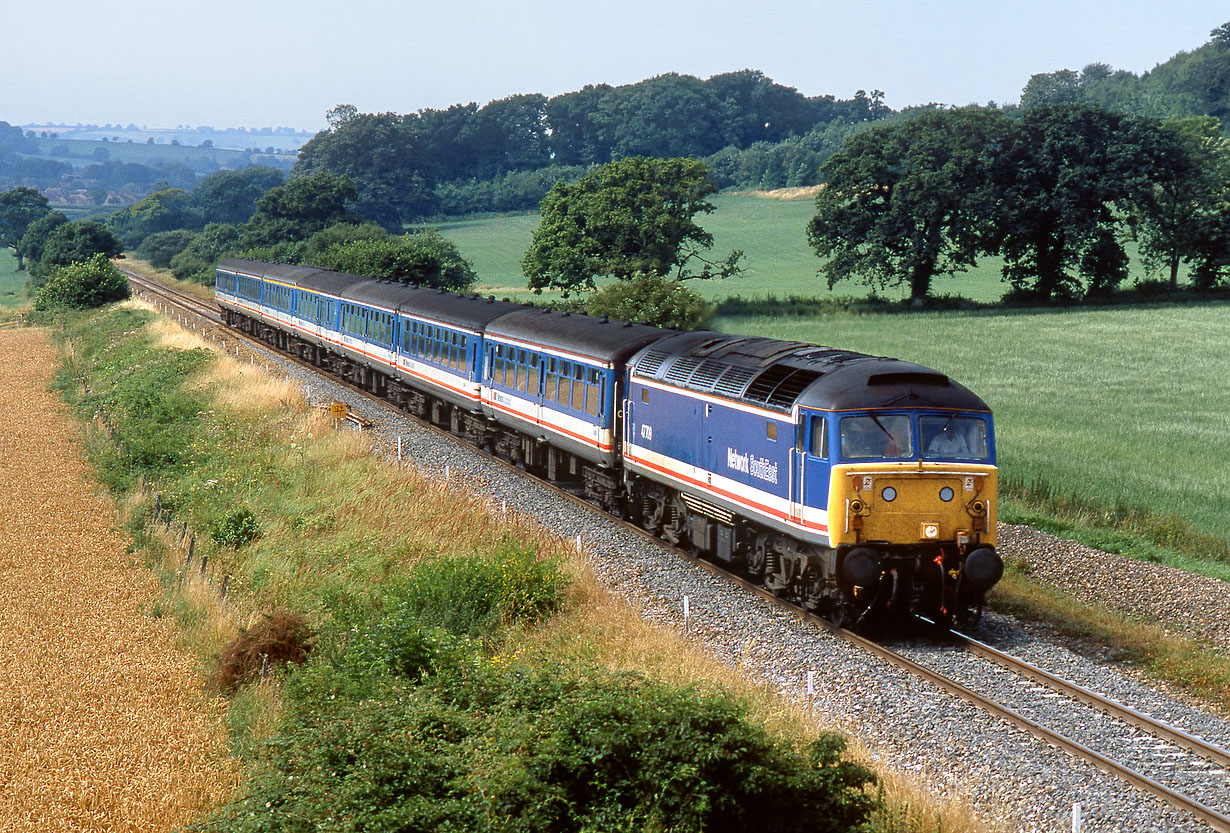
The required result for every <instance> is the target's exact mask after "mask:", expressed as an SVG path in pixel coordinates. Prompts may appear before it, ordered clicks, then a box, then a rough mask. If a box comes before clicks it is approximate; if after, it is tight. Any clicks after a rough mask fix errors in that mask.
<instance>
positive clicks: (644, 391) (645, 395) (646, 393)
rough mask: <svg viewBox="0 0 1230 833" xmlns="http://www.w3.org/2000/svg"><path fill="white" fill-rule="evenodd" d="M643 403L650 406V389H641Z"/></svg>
mask: <svg viewBox="0 0 1230 833" xmlns="http://www.w3.org/2000/svg"><path fill="white" fill-rule="evenodd" d="M641 401H642V402H644V403H645V404H646V405H648V404H649V388H641Z"/></svg>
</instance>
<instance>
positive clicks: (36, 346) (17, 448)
mask: <svg viewBox="0 0 1230 833" xmlns="http://www.w3.org/2000/svg"><path fill="white" fill-rule="evenodd" d="M54 359H55V348H54V347H53V345H52V344H51V341H50V338H49V337H48V336H47V334H46V333H44V332H40V331H37V330H28V329H22V330H10V331H5V332H0V413H2V414H3V421H2V422H0V482H2V483H3V487H2V488H3V489H4V491H5V495H4V499H3V500H0V530H3V534H2V535H0V830H5V831H27V830H28V831H102V830H107V831H113V830H124V831H161V830H170V829H173V828H175V827H178V826H182V825H184V824H186V823H188V822H190V821H191V820H193V819H194V818H196V817H197V816H198V815H199V814H200V813H201V812H202V811H203V810H205V809H206V808H208V807H211V806H214V805H216V804H217V803H218V802H220V801H222V800H224V799H226V798H227V797H228V796H229V795H230V794H231V792H232V791H233V790H234V788H235V784H236V779H237V768H236V766H235V764H234V763H233V761H232V759H231V758H230V756H229V754H228V750H227V744H226V735H225V730H224V724H223V719H224V711H225V704H224V702H223V701H222V699H221V698H219V697H215V696H212V695H209V694H207V693H206V691H205V686H204V680H203V677H202V675H201V672H200V671H199V669H198V667H197V663H196V660H195V659H193V658H192V657H191V656H190V655H189V654H188V653H186V652H184V651H182V650H179V649H177V648H176V647H175V646H176V639H177V635H178V630H177V628H176V625H175V624H174V622H173V621H171V620H169V619H163V618H158V617H156V616H154V615H152V614H153V612H154V611H156V610H157V609H158V604H159V601H160V600H161V599H162V590H161V588H160V586H159V584H158V582H157V580H156V578H155V577H154V575H153V574H152V573H151V572H149V571H148V570H146V569H145V568H144V567H143V566H142V565H140V564H139V563H138V562H137V560H136V557H135V556H134V555H132V554H131V553H130V552H129V551H128V541H127V539H126V537H125V536H124V535H123V534H122V533H120V532H119V531H117V530H116V529H115V528H114V525H115V523H116V515H115V507H114V505H113V503H112V502H111V501H110V500H109V499H108V498H107V497H106V496H105V495H103V494H101V492H100V490H99V489H98V488H97V486H96V485H94V484H93V483H92V481H91V479H90V476H89V471H88V469H87V467H86V464H85V462H84V461H83V459H82V457H81V452H80V449H81V443H80V429H79V428H77V427H75V423H73V422H72V420H71V418H70V416H69V414H68V413H67V411H66V410H65V408H64V407H63V406H62V405H61V404H60V402H59V400H58V399H57V398H56V397H55V396H54V395H53V394H51V393H50V392H49V391H48V390H47V385H48V382H49V380H50V375H51V372H52V366H53V363H54Z"/></svg>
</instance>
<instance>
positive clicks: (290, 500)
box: [60, 305, 977, 831]
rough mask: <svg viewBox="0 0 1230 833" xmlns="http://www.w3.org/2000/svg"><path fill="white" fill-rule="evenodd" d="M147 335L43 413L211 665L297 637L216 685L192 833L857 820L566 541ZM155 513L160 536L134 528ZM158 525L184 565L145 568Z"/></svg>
mask: <svg viewBox="0 0 1230 833" xmlns="http://www.w3.org/2000/svg"><path fill="white" fill-rule="evenodd" d="M150 320H151V316H150V315H148V314H147V313H145V312H143V311H141V310H139V309H136V308H133V307H132V306H131V305H130V306H127V307H124V308H120V309H115V310H111V311H108V312H105V313H101V314H97V315H94V316H92V317H90V318H87V319H83V320H81V321H78V322H76V324H74V325H72V327H71V331H70V333H69V335H68V339H69V344H70V349H69V350H68V353H67V358H66V364H65V367H64V369H63V371H62V372H61V374H60V379H61V382H60V387H61V389H62V391H63V392H64V395H65V396H66V398H68V399H69V400H70V402H72V403H73V404H74V405H75V406H76V407H77V408H78V409H79V411H80V412H81V413H82V414H83V415H84V416H85V417H87V418H89V417H91V416H93V415H94V413H95V412H98V413H99V421H100V422H103V421H105V422H106V423H107V424H108V425H109V426H110V433H109V434H108V433H104V432H102V431H99V432H96V433H95V434H94V435H93V438H92V442H91V451H92V455H93V458H94V460H95V463H96V465H97V467H98V471H99V476H100V478H101V479H102V480H103V482H104V483H105V484H106V485H107V486H108V487H109V488H110V489H112V490H113V491H114V492H116V493H117V494H119V495H126V496H127V505H128V507H129V510H130V513H131V520H130V522H129V525H130V528H131V529H132V530H133V533H134V535H135V536H136V537H137V539H138V541H139V543H140V544H141V545H142V547H143V548H144V550H145V551H147V552H149V554H150V555H149V557H150V563H151V564H152V565H153V566H154V567H155V569H157V570H158V571H159V573H160V574H161V575H162V577H163V579H164V582H165V584H166V587H167V592H168V594H169V595H168V602H167V603H166V607H165V611H160V612H170V613H172V614H173V615H174V616H175V617H176V619H177V620H178V621H179V622H180V623H181V624H182V626H183V628H184V632H185V638H186V640H187V641H188V642H189V643H190V644H191V645H193V646H194V647H195V649H196V651H197V652H198V654H199V656H201V658H202V662H203V663H205V664H207V665H208V664H209V663H211V662H212V659H213V658H214V657H217V656H219V655H220V654H223V653H225V654H226V655H227V656H228V657H235V656H240V657H242V656H247V657H250V658H251V657H261V656H262V655H263V656H264V658H265V659H267V658H268V657H271V656H277V655H278V654H279V652H280V648H282V647H285V646H279V645H277V644H275V642H276V640H277V639H278V638H279V637H278V636H277V635H276V634H275V633H274V630H275V629H273V628H271V627H270V626H269V624H270V623H271V622H275V621H276V622H285V621H287V617H288V616H290V615H292V614H293V615H294V616H301V617H302V619H303V621H304V622H305V623H306V625H307V630H309V631H310V632H311V633H313V634H314V635H315V636H314V642H313V645H314V649H313V651H312V655H311V658H310V659H309V660H308V662H307V663H306V664H305V665H303V666H301V667H299V668H297V669H294V670H290V671H288V672H286V674H285V676H284V677H281V678H268V677H265V676H263V675H262V673H261V672H262V671H263V670H267V669H263V668H261V667H260V665H263V664H264V663H263V662H262V663H260V664H258V665H257V666H255V667H254V666H248V667H247V668H246V669H244V668H242V667H241V668H239V669H238V670H237V671H236V673H233V674H230V676H229V678H230V679H238V680H248V682H244V683H242V684H241V685H240V686H239V688H238V689H237V690H236V691H235V692H234V693H233V694H232V695H231V707H230V717H231V725H232V736H233V746H234V748H235V750H236V752H237V754H240V755H242V756H243V758H244V760H245V761H246V762H247V763H248V764H249V765H250V768H249V770H248V773H249V774H248V777H247V779H246V781H245V788H246V790H247V803H242V802H241V803H237V804H235V805H232V806H230V807H228V808H224V809H223V810H221V811H220V812H219V813H218V814H217V815H215V816H214V817H212V818H211V819H210V820H208V821H207V822H205V823H203V827H204V828H205V829H211V830H213V829H219V830H220V829H228V830H233V829H240V830H242V829H248V828H249V827H250V826H251V825H258V826H259V825H260V824H263V823H265V822H266V821H270V820H271V816H277V817H278V818H280V819H281V820H283V821H286V822H287V823H288V825H289V826H288V827H287V828H286V829H299V827H297V826H295V825H296V824H298V825H300V826H301V827H302V828H303V829H312V827H313V825H315V824H317V823H320V822H321V821H322V819H324V818H325V817H326V816H332V817H333V818H334V819H335V820H338V821H339V822H340V820H341V819H343V818H345V819H349V820H352V821H354V822H355V823H358V824H360V825H362V824H368V825H376V824H384V823H392V822H393V820H394V819H395V818H396V819H398V820H399V821H400V822H404V823H410V822H411V821H416V822H421V823H423V824H425V825H428V826H435V827H437V828H439V827H441V826H443V825H447V824H450V823H451V824H453V825H454V827H455V828H456V829H496V828H498V829H534V828H535V827H538V828H541V827H544V826H547V825H549V824H551V823H564V824H565V825H568V824H571V825H573V826H583V825H585V824H588V825H590V827H591V828H592V829H600V828H606V827H611V826H616V822H619V823H620V824H622V825H627V824H629V823H631V824H632V825H633V826H648V827H654V825H658V826H661V827H665V826H669V825H672V824H673V825H677V829H698V828H699V827H701V826H705V825H707V829H715V830H716V829H725V826H729V825H734V826H736V827H737V826H738V825H739V824H740V823H742V822H741V821H740V818H741V814H747V813H757V814H759V815H758V817H757V822H759V824H758V825H757V826H758V827H759V829H769V828H772V829H793V828H792V827H791V825H794V824H811V825H813V826H814V824H815V823H816V820H817V819H818V818H821V817H822V816H823V815H824V814H825V813H828V814H841V813H845V814H847V816H848V817H854V816H856V815H857V814H858V808H859V806H861V805H860V803H859V801H857V800H854V797H855V796H856V795H857V793H852V792H851V791H850V788H851V787H852V786H855V785H857V784H858V783H859V782H860V776H859V774H858V770H857V769H854V768H852V767H851V765H850V764H849V763H842V762H840V758H839V756H838V752H837V750H838V747H837V745H835V744H834V742H833V739H832V737H831V736H829V735H826V734H824V733H822V732H821V730H820V729H819V728H818V727H816V726H814V725H812V724H811V723H810V722H809V721H808V720H807V718H806V717H805V716H804V715H803V714H801V713H800V712H799V711H797V710H796V709H795V708H794V707H792V706H790V705H789V704H786V703H783V702H782V701H780V700H778V699H777V698H775V697H773V696H772V695H771V694H770V693H769V692H768V691H767V690H764V689H761V688H758V687H756V686H753V685H750V684H748V683H746V682H744V681H742V680H741V679H740V678H739V677H738V676H737V674H736V673H735V672H734V671H732V670H731V669H728V668H726V667H724V666H722V665H720V664H718V663H716V662H715V661H713V660H711V659H709V658H707V657H705V656H703V655H702V654H700V653H699V652H697V651H695V650H693V649H692V647H691V646H690V645H689V643H688V642H687V641H686V640H685V639H683V638H681V637H679V636H678V635H674V634H671V633H663V632H661V631H659V630H656V629H654V628H652V627H650V626H649V625H647V624H646V623H644V622H642V621H641V620H640V619H639V618H638V617H637V616H636V615H635V614H634V612H633V611H631V610H630V609H629V608H628V607H627V606H626V605H624V604H622V603H620V602H618V601H615V600H613V599H612V598H611V597H609V596H607V595H605V594H604V593H603V592H602V591H601V590H600V589H599V587H598V586H597V585H596V584H595V582H594V580H593V579H592V577H591V576H590V575H589V573H588V572H587V571H586V569H585V567H584V565H583V563H581V562H578V561H577V560H575V555H574V553H573V549H574V547H573V545H572V543H571V542H563V541H560V540H558V539H557V538H556V537H555V536H553V535H552V534H550V533H549V532H547V531H545V530H543V529H541V528H540V527H538V526H536V525H535V524H533V523H531V522H529V521H524V520H516V521H514V522H513V523H511V524H510V523H506V522H504V521H503V520H501V519H500V518H498V517H496V516H494V515H493V514H492V513H490V512H488V511H487V507H486V506H485V505H484V504H483V503H482V502H481V501H480V500H478V499H476V498H474V497H473V496H471V495H470V494H469V493H467V492H466V491H464V489H462V490H458V489H454V488H452V487H450V486H449V485H447V484H441V483H438V482H431V481H426V480H423V479H421V478H419V477H417V476H415V475H414V474H413V473H412V472H409V471H406V470H402V469H399V468H397V467H396V466H392V465H389V464H386V463H383V462H380V461H378V460H376V459H375V458H373V457H372V455H371V454H370V452H369V449H368V447H367V442H366V439H365V438H364V437H363V436H361V435H355V434H351V433H348V432H340V433H335V432H333V431H332V430H331V428H330V423H329V421H328V420H327V419H325V418H324V417H323V415H321V414H316V413H313V412H311V411H310V410H309V409H308V408H307V407H305V405H304V403H303V402H302V399H301V397H300V395H299V393H298V391H297V390H295V389H294V388H291V387H289V386H287V385H285V384H283V383H281V382H278V381H276V380H270V379H268V378H267V377H265V376H264V374H262V373H260V372H258V371H255V370H254V369H253V368H250V367H245V366H243V365H239V364H235V363H233V362H232V361H231V360H229V359H228V358H226V357H220V356H218V355H217V354H216V353H215V352H213V351H212V350H210V349H208V348H206V347H204V346H202V345H201V343H200V342H199V341H197V340H196V339H195V337H192V336H189V335H186V334H184V333H182V332H181V331H179V330H178V329H176V328H173V327H170V326H168V325H165V324H153V325H151V324H150ZM142 475H144V478H145V479H144V483H145V484H146V485H145V487H142V486H141V485H140V484H141V482H142V479H141V476H142ZM155 493H156V494H157V495H158V500H159V505H160V506H161V507H163V508H168V509H170V511H171V512H172V514H173V516H174V519H175V521H174V523H173V524H171V525H170V530H171V534H170V535H168V533H167V527H166V526H165V525H163V524H155V523H151V521H150V520H149V519H150V510H151V504H152V503H153V500H154V498H153V495H154V494H155ZM180 523H183V524H186V527H187V529H188V530H190V531H195V533H196V548H195V550H194V559H195V560H194V561H193V562H192V564H191V565H185V561H184V554H183V552H182V549H177V548H176V547H173V546H168V541H170V540H173V539H175V540H177V539H179V538H180V537H181V534H180V533H178V532H177V530H178V529H179V526H178V524H180ZM203 558H207V564H208V568H207V570H206V574H205V577H204V578H202V576H201V573H200V572H199V567H200V565H201V564H202V560H203ZM224 577H225V586H226V592H227V595H226V598H225V600H222V599H221V598H220V596H221V592H220V590H221V586H222V582H223V578H224ZM286 611H289V612H290V613H289V614H288V613H286ZM296 633H298V634H299V636H296V637H295V638H296V639H300V638H301V637H302V634H303V631H302V630H300V631H297V632H296ZM261 639H265V640H266V641H265V642H264V643H262V642H260V640H261ZM244 640H247V642H246V643H244ZM241 643H243V644H244V648H243V650H242V651H236V650H231V649H234V648H235V646H236V645H237V644H241ZM228 667H229V666H228ZM232 670H234V669H232ZM279 680H282V682H279ZM809 755H810V756H812V757H811V758H810V759H809V757H808V756H809ZM809 760H810V763H809ZM749 767H750V769H749ZM719 770H721V772H719ZM753 771H755V772H756V773H757V774H756V776H755V777H751V775H750V774H751V773H752V772H753ZM843 782H844V783H843ZM882 789H883V791H884V795H885V797H886V799H887V803H886V805H885V808H884V809H881V810H878V811H877V813H876V815H875V817H874V823H875V826H876V829H878V830H884V831H897V830H900V831H907V830H921V829H926V830H928V831H931V830H938V831H962V830H973V829H977V825H976V824H975V823H972V822H969V821H968V820H966V819H964V818H963V816H964V815H965V814H964V813H962V812H961V811H960V810H954V809H951V808H947V809H945V808H939V809H937V808H935V807H932V806H931V805H929V804H928V802H927V801H926V800H925V799H924V798H921V797H920V794H919V793H918V792H917V791H914V790H913V789H912V788H911V787H910V786H909V785H908V784H907V783H905V782H903V781H900V780H898V779H896V778H893V777H891V776H889V777H886V778H885V779H884V781H883V787H882ZM841 796H844V797H845V798H846V799H848V800H850V801H849V803H847V804H845V805H844V808H835V807H833V806H832V800H833V798H834V797H841ZM800 802H802V803H807V802H811V803H810V805H809V807H807V808H803V807H801V806H800ZM790 808H793V809H790ZM295 816H298V817H300V821H298V822H293V823H292V821H291V819H292V817H295ZM716 819H721V821H717V820H716ZM809 819H810V821H809ZM745 821H746V819H745ZM748 823H749V824H750V823H751V822H748ZM775 825H776V826H775ZM732 829H733V828H732Z"/></svg>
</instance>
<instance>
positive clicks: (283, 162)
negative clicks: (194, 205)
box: [34, 136, 296, 169]
mask: <svg viewBox="0 0 1230 833" xmlns="http://www.w3.org/2000/svg"><path fill="white" fill-rule="evenodd" d="M271 139H272V137H270V136H253V137H252V144H253V146H256V145H258V144H259V145H260V147H261V148H265V147H268V146H270V145H274V146H276V144H277V143H276V142H275V141H272V140H271ZM262 140H263V141H262ZM34 141H35V142H36V143H37V144H38V150H39V155H40V156H41V157H43V158H50V159H56V160H59V161H61V162H68V163H69V164H72V165H74V166H77V167H81V166H83V165H93V164H95V163H97V162H103V161H110V162H135V163H137V164H140V165H154V164H159V163H163V164H165V163H170V162H181V163H183V164H185V165H188V166H189V167H191V168H198V169H199V168H208V169H212V168H217V167H222V168H240V167H244V166H246V165H253V164H256V165H271V166H274V167H280V168H286V169H289V168H290V166H291V165H293V164H294V162H295V159H296V156H295V154H294V153H280V154H265V153H248V152H247V151H242V150H234V149H227V148H203V147H195V146H191V145H171V144H152V145H151V144H148V143H146V142H131V143H129V142H100V141H84V140H75V139H43V138H38V139H35V140H34ZM99 150H103V151H106V154H105V158H104V159H99V158H96V157H95V156H94V154H95V153H96V152H98V151H99Z"/></svg>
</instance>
